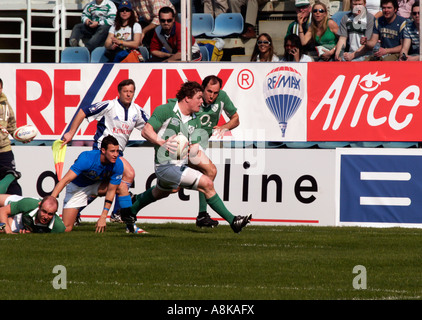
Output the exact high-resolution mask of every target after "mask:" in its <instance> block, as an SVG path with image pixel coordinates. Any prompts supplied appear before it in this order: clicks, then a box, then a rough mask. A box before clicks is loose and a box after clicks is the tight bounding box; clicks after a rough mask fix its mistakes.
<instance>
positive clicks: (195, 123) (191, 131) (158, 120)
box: [148, 99, 207, 165]
mask: <svg viewBox="0 0 422 320" xmlns="http://www.w3.org/2000/svg"><path fill="white" fill-rule="evenodd" d="M148 123H149V124H150V125H151V126H152V127H153V128H154V131H155V132H156V133H157V135H158V136H159V137H160V138H162V139H164V140H167V139H168V138H170V137H171V136H173V135H175V134H176V135H177V134H178V133H179V132H180V133H182V134H183V135H184V136H185V137H186V138H188V141H189V144H195V143H200V142H201V141H202V140H203V139H204V138H205V139H207V137H201V133H202V132H201V130H200V128H201V123H200V121H199V118H198V117H197V116H196V115H195V114H192V115H189V116H185V115H183V114H182V113H181V112H180V109H179V104H178V102H177V100H176V99H169V100H168V103H166V104H163V105H161V106H158V107H157V108H156V109H155V110H154V112H153V114H152V115H151V117H150V118H149V120H148ZM202 131H203V130H202ZM202 135H205V136H206V134H205V132H203V134H202ZM201 138H202V139H201ZM154 148H155V164H157V165H159V164H167V163H169V162H172V163H181V162H180V161H179V160H177V161H176V160H174V159H172V158H171V157H170V155H169V152H168V151H167V150H165V149H164V148H161V147H160V146H157V145H156V146H154ZM186 161H187V159H186V160H185V161H182V162H186Z"/></svg>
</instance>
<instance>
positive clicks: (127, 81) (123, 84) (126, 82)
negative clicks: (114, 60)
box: [117, 79, 136, 92]
mask: <svg viewBox="0 0 422 320" xmlns="http://www.w3.org/2000/svg"><path fill="white" fill-rule="evenodd" d="M129 85H133V88H136V87H135V81H133V80H132V79H125V80H123V81H121V82H120V83H119V84H118V85H117V91H119V92H120V91H121V90H122V88H123V87H126V86H129Z"/></svg>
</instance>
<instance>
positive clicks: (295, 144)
mask: <svg viewBox="0 0 422 320" xmlns="http://www.w3.org/2000/svg"><path fill="white" fill-rule="evenodd" d="M316 145H317V143H316V142H311V141H303V142H301V141H296V142H285V146H286V147H287V148H292V149H293V148H295V149H296V148H298V149H305V148H313V147H315V146H316Z"/></svg>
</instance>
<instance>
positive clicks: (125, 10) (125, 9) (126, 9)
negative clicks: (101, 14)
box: [119, 8, 132, 12]
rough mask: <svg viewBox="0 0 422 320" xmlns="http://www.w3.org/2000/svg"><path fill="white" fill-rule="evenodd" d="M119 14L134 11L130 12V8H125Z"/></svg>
mask: <svg viewBox="0 0 422 320" xmlns="http://www.w3.org/2000/svg"><path fill="white" fill-rule="evenodd" d="M119 12H132V10H130V9H128V8H123V9H121V10H119Z"/></svg>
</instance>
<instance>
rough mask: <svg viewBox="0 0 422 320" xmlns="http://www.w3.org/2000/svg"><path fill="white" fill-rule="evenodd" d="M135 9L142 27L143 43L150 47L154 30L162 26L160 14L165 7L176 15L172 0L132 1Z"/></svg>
mask: <svg viewBox="0 0 422 320" xmlns="http://www.w3.org/2000/svg"><path fill="white" fill-rule="evenodd" d="M131 2H132V5H133V9H134V10H135V12H136V14H137V15H138V19H139V23H140V24H141V26H142V43H143V44H144V45H146V46H147V47H148V46H149V44H150V42H151V38H152V36H153V34H154V29H155V28H156V27H158V26H159V25H160V21H159V18H158V17H159V16H158V12H159V11H160V9H161V8H163V7H170V8H172V9H173V11H174V12H175V13H176V9H175V8H174V6H173V4H172V2H171V1H170V0H132V1H131Z"/></svg>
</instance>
